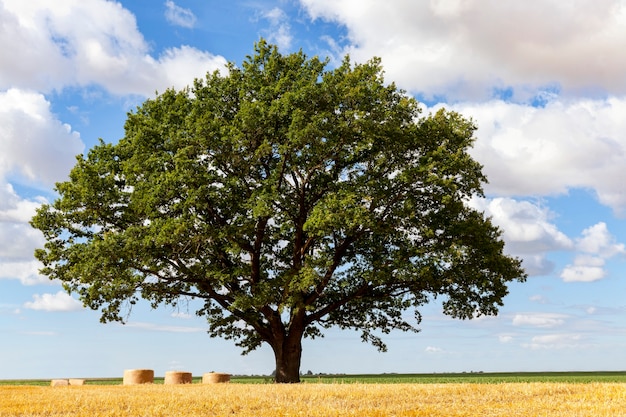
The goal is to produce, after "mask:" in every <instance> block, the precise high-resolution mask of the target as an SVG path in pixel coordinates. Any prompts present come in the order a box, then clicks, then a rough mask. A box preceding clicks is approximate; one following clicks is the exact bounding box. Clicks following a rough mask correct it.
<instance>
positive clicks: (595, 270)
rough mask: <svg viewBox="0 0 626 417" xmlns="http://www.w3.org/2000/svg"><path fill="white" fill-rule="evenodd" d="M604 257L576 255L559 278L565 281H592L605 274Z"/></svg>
mask: <svg viewBox="0 0 626 417" xmlns="http://www.w3.org/2000/svg"><path fill="white" fill-rule="evenodd" d="M604 263H605V261H604V259H602V258H598V257H593V256H587V255H582V256H577V257H576V258H575V259H574V264H573V265H571V264H570V265H567V266H566V267H565V268H564V269H563V272H561V278H563V281H565V282H593V281H598V280H600V279H602V278H604V277H605V276H606V271H605V270H604Z"/></svg>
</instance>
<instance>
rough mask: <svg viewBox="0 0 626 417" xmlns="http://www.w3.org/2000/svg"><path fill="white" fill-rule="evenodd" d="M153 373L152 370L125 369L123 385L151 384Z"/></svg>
mask: <svg viewBox="0 0 626 417" xmlns="http://www.w3.org/2000/svg"><path fill="white" fill-rule="evenodd" d="M153 382H154V371H153V370H152V369H126V370H125V371H124V381H123V384H124V385H139V384H152V383H153Z"/></svg>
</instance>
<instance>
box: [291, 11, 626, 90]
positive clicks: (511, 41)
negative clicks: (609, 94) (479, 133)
mask: <svg viewBox="0 0 626 417" xmlns="http://www.w3.org/2000/svg"><path fill="white" fill-rule="evenodd" d="M300 2H301V4H302V5H303V6H304V8H305V10H307V12H308V14H309V15H310V17H311V18H313V19H325V20H331V21H334V22H338V23H340V24H342V25H344V26H345V27H346V30H347V32H348V36H349V38H350V41H351V42H350V44H351V46H349V47H348V48H347V50H346V51H345V52H349V53H350V54H351V55H352V56H353V57H354V58H356V59H357V60H365V59H369V58H370V57H371V56H374V55H378V56H382V58H383V62H384V64H385V68H386V69H387V73H388V74H389V76H390V77H391V78H392V79H394V80H396V81H398V82H399V83H400V84H401V85H402V86H403V87H404V88H407V89H410V90H411V91H415V92H422V93H424V94H426V95H440V94H445V95H446V96H448V97H449V98H450V99H453V100H454V99H473V98H478V97H485V96H488V95H490V94H491V93H492V92H493V89H494V86H495V87H503V88H504V87H506V88H508V87H510V86H512V87H514V91H515V92H518V91H519V92H520V93H521V92H523V91H525V90H529V89H530V90H535V89H538V88H543V87H545V86H551V85H553V84H554V82H555V80H559V87H560V88H562V89H563V90H565V91H568V92H572V93H575V92H579V91H583V90H585V91H586V90H588V89H590V88H593V89H597V90H598V91H599V92H606V91H613V92H618V93H620V94H621V93H626V79H625V78H624V77H623V74H624V72H626V56H625V55H624V54H623V53H622V51H623V50H624V49H626V5H625V4H624V2H622V1H620V0H599V1H593V2H592V1H586V2H576V3H567V2H563V1H560V0H548V1H542V2H488V3H485V2H480V1H476V0H468V1H460V0H430V1H413V0H398V1H395V2H394V3H393V7H390V6H389V4H388V3H385V2H380V1H377V0H339V1H337V0H300ZM529 22H532V24H529ZM583 60H584V62H585V65H581V61H583Z"/></svg>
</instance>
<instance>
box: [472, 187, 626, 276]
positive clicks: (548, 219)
mask: <svg viewBox="0 0 626 417" xmlns="http://www.w3.org/2000/svg"><path fill="white" fill-rule="evenodd" d="M469 204H470V205H471V206H472V207H473V208H475V209H477V210H480V211H482V212H484V213H485V215H486V216H489V217H490V218H491V219H492V221H493V223H494V224H495V225H496V226H498V227H500V229H501V230H502V231H503V235H502V237H503V239H504V241H505V242H506V250H507V251H508V252H509V253H511V254H512V255H515V256H518V257H520V258H521V259H522V260H523V263H524V268H525V269H526V272H527V273H528V274H529V275H531V276H532V275H548V274H551V273H553V272H554V269H555V264H554V262H552V261H551V260H550V259H549V254H550V253H551V252H559V251H561V252H562V251H566V252H569V253H572V254H573V257H574V259H573V261H572V263H571V264H569V265H567V266H566V267H565V268H564V269H563V270H562V271H561V272H560V277H561V278H562V279H563V280H564V281H565V282H574V281H579V282H591V281H597V280H599V279H602V278H604V277H605V276H606V269H605V264H606V261H607V260H609V259H611V258H614V257H619V256H624V255H625V254H626V246H625V245H624V244H623V243H619V242H617V240H616V238H615V236H613V235H612V234H611V233H610V231H609V230H608V227H607V225H606V223H604V222H600V223H598V224H596V225H593V226H590V227H588V228H586V229H585V230H583V231H582V234H581V236H580V237H577V238H571V237H569V236H567V235H565V234H564V233H563V232H561V231H560V230H559V229H558V227H557V226H556V225H555V224H554V223H553V222H552V217H553V214H552V213H551V212H550V210H549V209H547V208H546V207H543V206H541V205H540V204H538V203H534V202H531V201H524V200H516V199H513V198H508V197H497V198H490V199H489V198H474V199H472V200H471V201H470V203H469Z"/></svg>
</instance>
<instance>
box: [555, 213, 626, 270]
mask: <svg viewBox="0 0 626 417" xmlns="http://www.w3.org/2000/svg"><path fill="white" fill-rule="evenodd" d="M576 248H577V250H578V251H579V252H581V253H580V254H578V255H577V256H576V257H575V258H574V263H573V264H569V265H567V266H566V267H565V268H564V269H563V271H562V272H561V278H563V281H565V282H593V281H598V280H600V279H602V278H604V277H605V276H606V271H605V269H604V265H605V263H606V260H607V259H609V258H612V257H614V256H616V255H624V253H626V248H625V246H624V244H623V243H617V242H616V240H615V237H613V235H611V233H610V232H609V230H608V228H607V226H606V223H603V222H600V223H598V224H596V225H594V226H591V227H589V228H587V229H585V230H583V233H582V237H581V238H579V239H577V240H576Z"/></svg>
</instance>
